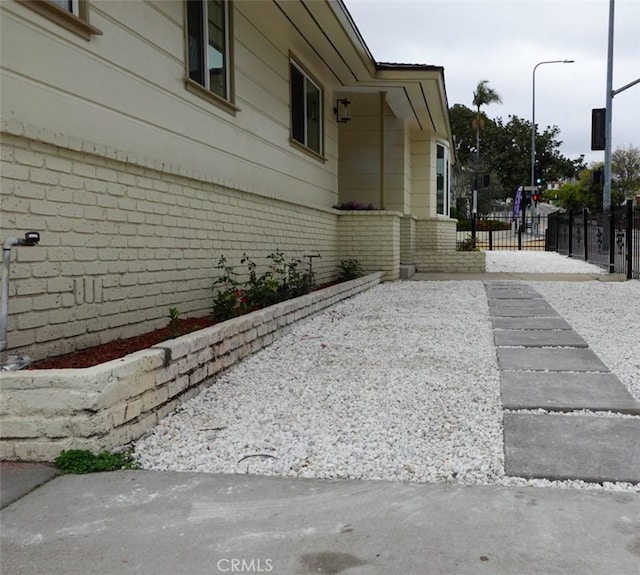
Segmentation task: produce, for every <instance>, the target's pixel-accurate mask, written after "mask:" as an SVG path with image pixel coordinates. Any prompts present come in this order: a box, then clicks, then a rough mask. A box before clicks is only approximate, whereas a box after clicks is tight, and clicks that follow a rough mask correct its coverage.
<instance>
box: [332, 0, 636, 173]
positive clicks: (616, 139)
mask: <svg viewBox="0 0 640 575" xmlns="http://www.w3.org/2000/svg"><path fill="white" fill-rule="evenodd" d="M344 2H345V4H346V6H347V8H348V10H349V12H350V13H351V15H352V16H353V19H354V21H355V23H356V25H357V26H358V29H359V30H360V33H361V34H362V36H363V37H364V40H365V42H366V43H367V46H368V47H369V49H370V50H371V53H372V54H373V57H374V58H375V59H376V60H377V61H379V62H404V63H413V64H433V65H437V66H443V67H444V69H445V71H444V74H445V82H446V87H447V97H448V100H449V106H453V104H464V105H466V106H468V107H470V108H471V107H472V99H473V91H474V89H475V87H476V86H477V84H478V82H479V81H480V80H485V79H486V80H489V85H490V86H491V87H492V88H494V89H495V90H496V91H497V92H498V93H499V94H500V96H501V97H502V102H503V103H502V104H492V105H490V106H488V107H486V108H484V111H485V112H486V114H487V115H488V116H489V117H491V118H496V117H498V116H500V117H502V118H503V119H504V120H505V122H506V121H507V120H508V116H509V115H515V116H518V117H520V118H524V119H526V120H529V121H531V114H532V93H533V86H532V76H533V68H534V66H535V65H536V64H537V63H538V62H541V61H543V60H564V59H569V60H575V63H574V64H545V65H542V66H539V67H538V69H537V71H536V89H535V104H536V123H537V124H538V126H539V127H540V128H542V129H544V128H545V127H546V126H553V125H557V126H558V127H559V128H560V140H562V141H563V144H562V146H561V153H562V154H563V155H564V156H566V157H568V158H571V159H574V158H577V157H578V156H580V154H584V155H585V159H586V161H587V162H591V161H600V162H601V161H603V160H604V152H592V151H591V109H592V108H604V107H605V97H606V96H605V94H606V80H607V35H608V19H609V0H393V1H391V2H389V1H382V0H344ZM614 39H615V44H614V65H613V89H614V90H615V89H619V88H621V87H622V86H624V85H626V84H628V83H629V82H632V81H633V80H636V79H638V78H640V0H616V2H615V28H614ZM612 141H613V149H614V150H615V149H616V148H618V147H621V146H629V145H633V146H635V147H640V84H637V85H635V86H633V87H631V88H629V89H628V90H625V91H624V92H622V93H620V94H618V95H617V96H615V97H614V99H613V135H612Z"/></svg>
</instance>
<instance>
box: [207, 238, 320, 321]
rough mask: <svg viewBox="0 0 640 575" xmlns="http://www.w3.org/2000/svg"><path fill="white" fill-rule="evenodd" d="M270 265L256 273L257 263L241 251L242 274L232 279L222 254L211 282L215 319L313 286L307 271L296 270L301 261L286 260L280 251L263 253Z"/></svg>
mask: <svg viewBox="0 0 640 575" xmlns="http://www.w3.org/2000/svg"><path fill="white" fill-rule="evenodd" d="M267 259H268V260H271V265H270V266H269V268H268V269H267V270H266V271H265V272H264V273H262V274H260V275H259V274H258V271H257V270H258V266H257V264H256V263H255V262H254V261H253V260H252V259H251V258H250V257H249V256H248V255H247V254H246V253H244V254H242V258H241V259H240V263H241V264H243V265H246V266H247V273H246V277H248V279H247V280H246V281H245V282H244V283H241V282H239V281H238V280H236V279H235V277H234V276H235V275H236V274H235V272H234V270H233V268H232V267H231V266H229V265H227V260H226V258H225V257H224V256H221V257H220V260H219V261H218V266H217V267H218V269H221V270H222V271H223V273H222V275H221V276H220V277H219V278H218V279H216V280H215V281H214V288H217V289H218V291H217V293H216V295H215V296H214V302H213V315H214V317H215V319H216V320H218V321H224V320H227V319H230V318H232V317H236V316H238V315H241V314H243V313H246V312H248V311H251V310H254V309H261V308H264V307H267V306H270V305H273V304H275V303H278V302H281V301H284V300H287V299H290V298H293V297H298V296H300V295H304V294H306V293H309V292H310V291H311V290H312V289H313V287H314V283H313V278H312V275H311V274H310V273H304V272H301V271H300V270H299V269H298V266H299V264H300V263H301V260H299V259H292V260H290V261H288V262H287V260H286V258H285V256H284V254H283V253H282V252H280V251H276V252H273V253H271V254H269V255H268V256H267Z"/></svg>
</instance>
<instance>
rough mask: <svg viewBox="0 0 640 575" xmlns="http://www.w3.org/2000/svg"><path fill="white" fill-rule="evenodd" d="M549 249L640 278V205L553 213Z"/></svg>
mask: <svg viewBox="0 0 640 575" xmlns="http://www.w3.org/2000/svg"><path fill="white" fill-rule="evenodd" d="M545 249H546V250H547V251H555V252H558V253H560V254H564V255H567V256H569V257H572V258H580V259H583V260H585V261H587V262H590V263H593V264H597V265H599V266H602V267H605V268H606V269H608V270H609V272H610V273H621V274H625V275H626V276H627V279H632V278H635V279H640V206H635V207H634V205H633V202H632V200H628V201H627V203H626V205H624V206H613V207H612V208H611V209H609V210H605V211H604V212H599V213H593V212H591V213H590V212H589V211H588V210H581V211H579V212H570V211H569V212H556V213H554V214H550V215H549V218H548V226H547V231H546V242H545Z"/></svg>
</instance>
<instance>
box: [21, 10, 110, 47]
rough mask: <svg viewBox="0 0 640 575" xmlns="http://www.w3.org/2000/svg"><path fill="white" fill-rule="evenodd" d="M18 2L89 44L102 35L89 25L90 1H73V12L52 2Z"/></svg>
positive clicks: (100, 31)
mask: <svg viewBox="0 0 640 575" xmlns="http://www.w3.org/2000/svg"><path fill="white" fill-rule="evenodd" d="M17 1H18V2H19V3H20V4H22V5H23V6H25V7H27V8H29V9H30V10H33V11H34V12H37V13H38V14H40V15H41V16H44V17H45V18H47V20H51V21H52V22H55V23H56V24H58V25H59V26H61V27H62V28H64V29H65V30H68V31H69V32H72V33H74V34H75V35H76V36H80V38H82V39H83V40H86V41H87V42H88V41H90V40H91V38H92V37H93V36H101V35H102V30H99V29H98V28H96V27H95V26H92V25H91V24H89V0H71V6H72V10H66V9H65V8H63V7H62V6H60V5H59V4H56V3H55V2H51V1H50V0H17Z"/></svg>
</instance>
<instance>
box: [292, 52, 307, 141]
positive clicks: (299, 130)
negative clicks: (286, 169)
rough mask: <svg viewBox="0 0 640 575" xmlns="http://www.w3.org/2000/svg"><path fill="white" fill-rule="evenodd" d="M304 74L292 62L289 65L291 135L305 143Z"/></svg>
mask: <svg viewBox="0 0 640 575" xmlns="http://www.w3.org/2000/svg"><path fill="white" fill-rule="evenodd" d="M304 100H305V98H304V76H303V75H302V72H300V70H298V68H296V67H295V66H294V65H293V64H292V65H291V136H292V137H293V139H294V140H296V141H298V142H300V143H301V144H306V142H305V137H304V131H305V129H304V120H305V112H304V108H305V105H304V104H305V101H304Z"/></svg>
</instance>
